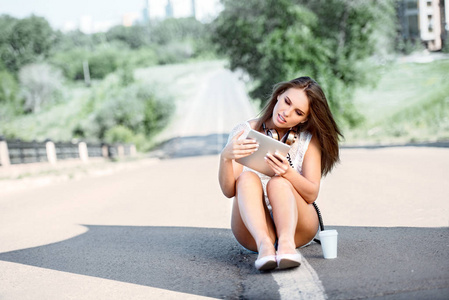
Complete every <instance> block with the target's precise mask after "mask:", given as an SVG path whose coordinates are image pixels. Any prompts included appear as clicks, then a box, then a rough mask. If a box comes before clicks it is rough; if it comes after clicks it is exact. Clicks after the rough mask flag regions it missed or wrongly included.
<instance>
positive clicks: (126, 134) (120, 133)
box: [104, 125, 134, 143]
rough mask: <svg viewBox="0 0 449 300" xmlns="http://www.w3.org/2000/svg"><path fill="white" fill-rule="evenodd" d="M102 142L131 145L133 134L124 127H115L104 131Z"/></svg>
mask: <svg viewBox="0 0 449 300" xmlns="http://www.w3.org/2000/svg"><path fill="white" fill-rule="evenodd" d="M104 140H105V141H106V142H108V143H132V142H133V140H134V132H133V131H132V130H131V129H129V128H128V127H126V126H123V125H116V126H114V127H112V128H110V129H108V130H106V133H105V135H104Z"/></svg>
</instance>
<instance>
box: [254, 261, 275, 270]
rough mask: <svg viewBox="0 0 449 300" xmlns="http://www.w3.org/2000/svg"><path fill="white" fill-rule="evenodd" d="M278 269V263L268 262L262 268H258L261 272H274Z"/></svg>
mask: <svg viewBox="0 0 449 300" xmlns="http://www.w3.org/2000/svg"><path fill="white" fill-rule="evenodd" d="M276 267H277V263H276V261H272V260H270V261H267V262H266V263H264V264H263V265H262V266H260V268H258V270H259V271H268V270H274V269H276Z"/></svg>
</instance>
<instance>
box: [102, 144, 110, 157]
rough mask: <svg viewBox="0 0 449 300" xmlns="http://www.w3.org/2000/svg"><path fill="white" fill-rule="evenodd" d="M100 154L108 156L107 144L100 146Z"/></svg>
mask: <svg viewBox="0 0 449 300" xmlns="http://www.w3.org/2000/svg"><path fill="white" fill-rule="evenodd" d="M101 154H102V155H103V157H104V158H108V157H109V150H108V145H103V146H102V147H101Z"/></svg>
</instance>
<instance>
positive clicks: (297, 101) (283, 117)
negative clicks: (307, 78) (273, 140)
mask: <svg viewBox="0 0 449 300" xmlns="http://www.w3.org/2000/svg"><path fill="white" fill-rule="evenodd" d="M308 115H309V99H308V98H307V96H306V93H305V92H304V91H303V90H302V89H296V88H290V89H288V90H286V91H285V92H283V93H282V94H280V95H279V96H278V100H277V102H276V105H275V106H274V109H273V117H272V122H273V123H274V125H275V126H276V127H278V128H291V127H294V126H296V125H298V124H299V123H302V122H305V121H306V120H307V117H308Z"/></svg>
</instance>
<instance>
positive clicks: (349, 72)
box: [213, 0, 394, 125]
mask: <svg viewBox="0 0 449 300" xmlns="http://www.w3.org/2000/svg"><path fill="white" fill-rule="evenodd" d="M223 4H224V10H223V11H222V13H221V14H220V15H219V17H218V18H217V19H216V21H215V22H214V34H213V40H214V42H215V43H216V44H218V45H219V51H221V52H222V53H223V54H225V55H227V56H228V57H229V59H230V67H231V69H237V68H241V69H243V70H245V71H246V72H247V73H248V74H249V75H250V76H251V77H252V78H253V79H254V80H255V88H254V89H253V91H252V92H251V96H252V97H253V98H258V99H260V100H262V101H265V100H266V99H267V98H268V95H269V94H270V93H271V89H272V86H273V84H275V83H277V82H280V81H285V80H290V79H293V78H295V77H298V76H310V77H312V78H314V79H316V80H317V81H318V82H319V83H320V85H321V86H322V87H323V89H324V91H325V93H326V95H327V96H328V99H329V102H330V105H331V108H332V109H333V111H334V113H335V114H336V116H337V118H339V119H340V120H344V121H346V122H347V123H348V124H349V125H355V124H356V123H357V122H358V121H359V117H358V115H357V114H356V112H355V110H354V108H353V106H352V102H351V94H352V91H353V90H354V88H355V87H356V86H358V85H361V84H364V83H366V82H367V77H366V76H365V75H366V74H367V70H366V68H364V67H363V66H361V64H360V62H361V61H363V60H364V59H366V58H367V57H369V56H371V55H372V54H373V53H374V52H375V49H376V45H375V39H374V37H373V33H374V32H375V31H376V30H377V29H378V28H379V26H380V24H381V23H382V22H385V20H390V19H391V18H393V17H394V10H393V5H392V3H391V2H390V1H388V0H386V1H369V0H366V1H365V0H361V1H352V0H326V1H325V0H317V1H306V0H247V1H239V0H224V1H223Z"/></svg>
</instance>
